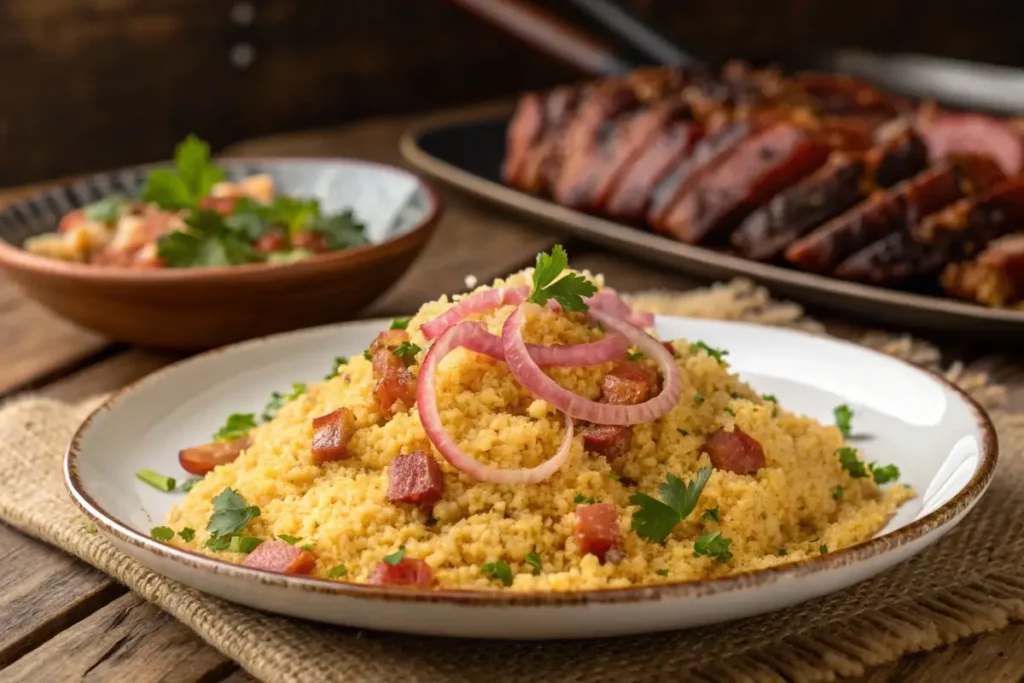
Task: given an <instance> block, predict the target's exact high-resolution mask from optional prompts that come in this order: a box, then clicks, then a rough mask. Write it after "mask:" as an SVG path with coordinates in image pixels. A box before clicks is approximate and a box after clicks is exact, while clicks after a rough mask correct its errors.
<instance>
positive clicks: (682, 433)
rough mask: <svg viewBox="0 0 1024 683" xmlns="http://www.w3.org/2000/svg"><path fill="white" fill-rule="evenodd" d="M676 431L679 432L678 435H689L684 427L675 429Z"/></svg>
mask: <svg viewBox="0 0 1024 683" xmlns="http://www.w3.org/2000/svg"><path fill="white" fill-rule="evenodd" d="M676 431H677V432H679V436H689V435H690V432H688V431H686V430H685V429H677V430H676Z"/></svg>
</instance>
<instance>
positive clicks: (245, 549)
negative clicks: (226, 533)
mask: <svg viewBox="0 0 1024 683" xmlns="http://www.w3.org/2000/svg"><path fill="white" fill-rule="evenodd" d="M260 543H263V539H262V538H256V537H255V536H232V537H231V541H230V542H229V544H228V550H230V551H231V552H233V553H245V554H246V555H248V554H249V553H251V552H252V551H253V550H256V548H258V547H259V545H260Z"/></svg>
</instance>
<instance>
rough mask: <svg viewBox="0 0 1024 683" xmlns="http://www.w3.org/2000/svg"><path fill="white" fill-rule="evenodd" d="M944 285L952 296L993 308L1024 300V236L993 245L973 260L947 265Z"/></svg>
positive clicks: (1012, 237)
mask: <svg viewBox="0 0 1024 683" xmlns="http://www.w3.org/2000/svg"><path fill="white" fill-rule="evenodd" d="M942 286H943V288H944V289H945V290H946V292H947V293H949V294H950V295H952V296H955V297H957V298H960V299H967V300H968V301H974V302H977V303H979V304H983V305H985V306H991V307H993V308H1004V307H1007V306H1012V305H1014V304H1018V303H1020V302H1021V301H1024V234H1017V235H1008V236H1006V237H1002V238H1000V239H998V240H996V241H994V242H992V243H991V244H989V245H988V248H987V249H986V250H985V251H984V252H982V253H981V255H980V256H978V258H976V259H975V260H974V261H969V262H967V263H951V264H950V265H948V266H946V269H945V271H944V272H943V273H942Z"/></svg>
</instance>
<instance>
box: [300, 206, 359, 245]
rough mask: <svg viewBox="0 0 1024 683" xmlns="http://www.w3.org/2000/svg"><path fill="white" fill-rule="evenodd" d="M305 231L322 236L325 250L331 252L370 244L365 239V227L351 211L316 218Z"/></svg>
mask: <svg viewBox="0 0 1024 683" xmlns="http://www.w3.org/2000/svg"><path fill="white" fill-rule="evenodd" d="M306 229H307V230H309V231H310V232H314V233H317V234H319V235H323V237H324V240H325V241H326V243H327V248H328V249H331V250H334V249H347V248H349V247H358V246H361V245H363V244H369V242H370V240H369V239H367V237H366V225H365V224H364V223H361V222H360V221H359V220H357V219H356V217H355V215H354V214H353V213H352V212H351V211H343V212H342V213H339V214H337V215H334V216H318V217H316V218H314V219H313V220H312V221H310V223H309V225H308V226H307V228H306Z"/></svg>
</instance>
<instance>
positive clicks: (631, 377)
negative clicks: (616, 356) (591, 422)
mask: <svg viewBox="0 0 1024 683" xmlns="http://www.w3.org/2000/svg"><path fill="white" fill-rule="evenodd" d="M657 386H658V374H657V373H656V372H655V371H654V368H651V367H650V366H648V365H645V364H644V363H641V362H639V361H626V362H624V363H620V364H619V365H618V366H616V367H614V368H612V370H611V371H610V372H609V373H608V374H607V375H605V376H604V380H603V381H602V383H601V402H602V403H608V404H611V405H620V406H625V405H636V404H637V403H643V402H644V401H646V400H647V399H648V398H650V397H651V395H652V394H653V393H654V391H655V390H656V389H657Z"/></svg>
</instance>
